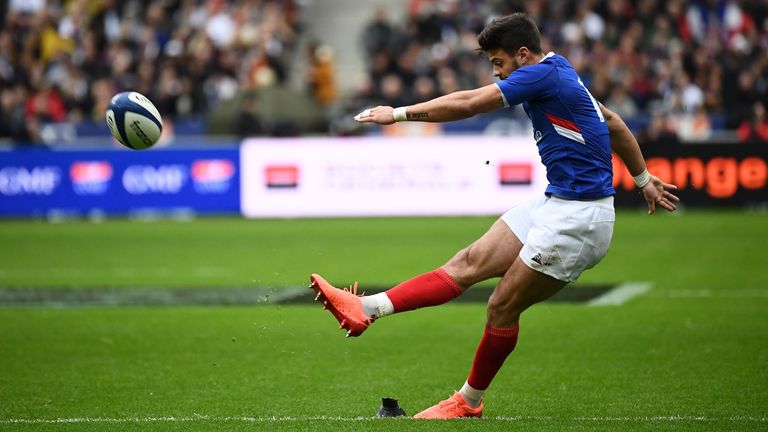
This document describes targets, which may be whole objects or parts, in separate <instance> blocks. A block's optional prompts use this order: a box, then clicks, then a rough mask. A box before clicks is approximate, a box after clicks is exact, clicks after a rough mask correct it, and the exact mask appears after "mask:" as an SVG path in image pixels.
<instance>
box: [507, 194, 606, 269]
mask: <svg viewBox="0 0 768 432" xmlns="http://www.w3.org/2000/svg"><path fill="white" fill-rule="evenodd" d="M501 219H502V220H503V221H504V222H506V224H507V225H508V226H509V228H510V229H511V230H512V232H513V233H515V235H516V236H517V238H518V239H520V241H521V242H522V243H523V249H522V250H521V251H520V258H521V259H522V260H523V262H524V263H525V264H526V265H527V266H528V267H530V268H532V269H534V270H536V271H538V272H541V273H544V274H546V275H549V276H552V277H553V278H555V279H558V280H561V281H564V282H573V281H575V280H576V279H578V277H579V275H581V273H582V272H583V271H584V270H586V269H589V268H592V267H594V266H595V265H596V264H597V263H598V262H600V260H601V259H603V257H604V256H605V254H606V252H608V246H610V244H611V237H612V236H613V223H614V221H615V220H616V214H615V212H614V210H613V197H606V198H601V199H598V200H594V201H576V200H566V199H562V198H558V197H555V196H546V195H542V196H540V197H536V198H533V199H531V200H529V201H527V202H525V203H523V204H520V205H519V206H517V207H515V208H513V209H511V210H509V211H508V212H506V213H504V215H502V216H501Z"/></svg>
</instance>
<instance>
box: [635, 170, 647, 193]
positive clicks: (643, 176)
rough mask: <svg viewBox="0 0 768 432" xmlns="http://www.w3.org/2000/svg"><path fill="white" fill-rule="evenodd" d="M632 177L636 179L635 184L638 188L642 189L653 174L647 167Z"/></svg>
mask: <svg viewBox="0 0 768 432" xmlns="http://www.w3.org/2000/svg"><path fill="white" fill-rule="evenodd" d="M632 178H634V179H635V185H636V186H637V187H638V189H642V188H643V187H644V186H645V185H647V184H648V182H649V181H651V174H650V173H648V169H647V168H646V169H644V170H643V172H641V173H640V174H638V175H636V176H632Z"/></svg>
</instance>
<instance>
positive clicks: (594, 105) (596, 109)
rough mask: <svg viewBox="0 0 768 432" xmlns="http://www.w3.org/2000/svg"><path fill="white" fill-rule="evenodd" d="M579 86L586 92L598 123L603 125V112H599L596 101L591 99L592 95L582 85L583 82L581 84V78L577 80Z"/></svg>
mask: <svg viewBox="0 0 768 432" xmlns="http://www.w3.org/2000/svg"><path fill="white" fill-rule="evenodd" d="M579 84H581V87H582V88H583V89H584V91H585V92H587V96H589V100H591V101H592V106H593V107H595V112H596V113H597V117H598V118H599V119H600V123H605V117H603V112H602V111H600V107H599V106H598V105H597V101H596V100H595V98H593V97H592V93H590V92H589V90H587V87H586V86H585V85H584V83H583V82H581V78H579Z"/></svg>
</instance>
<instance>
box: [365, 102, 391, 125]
mask: <svg viewBox="0 0 768 432" xmlns="http://www.w3.org/2000/svg"><path fill="white" fill-rule="evenodd" d="M392 111H394V108H392V107H391V106H381V105H380V106H377V107H376V108H369V109H366V110H363V112H361V113H360V114H358V115H356V116H355V120H356V121H357V122H358V123H377V124H380V125H390V124H392V123H394V122H395V117H394V116H393V115H392Z"/></svg>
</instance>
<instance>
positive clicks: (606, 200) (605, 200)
mask: <svg viewBox="0 0 768 432" xmlns="http://www.w3.org/2000/svg"><path fill="white" fill-rule="evenodd" d="M546 195H547V197H548V198H552V199H554V200H558V201H565V202H583V203H587V204H594V205H597V206H600V207H608V208H611V209H612V208H613V195H610V196H607V197H602V198H596V199H573V198H565V197H561V196H559V195H555V194H546Z"/></svg>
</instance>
